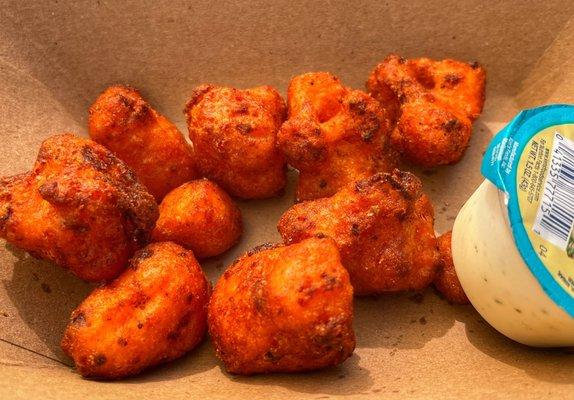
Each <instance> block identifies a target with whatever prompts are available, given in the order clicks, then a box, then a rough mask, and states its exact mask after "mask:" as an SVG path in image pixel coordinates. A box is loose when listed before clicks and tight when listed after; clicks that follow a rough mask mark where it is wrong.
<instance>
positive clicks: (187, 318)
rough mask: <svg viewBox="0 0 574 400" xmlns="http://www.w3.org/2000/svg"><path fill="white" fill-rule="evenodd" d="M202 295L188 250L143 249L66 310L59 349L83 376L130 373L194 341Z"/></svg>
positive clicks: (200, 330) (201, 326) (203, 321)
mask: <svg viewBox="0 0 574 400" xmlns="http://www.w3.org/2000/svg"><path fill="white" fill-rule="evenodd" d="M209 292H210V285H209V283H208V281H207V280H206V278H205V275H204V274H203V271H202V270H201V267H200V266H199V264H198V263H197V261H196V259H195V258H194V256H193V253H192V252H191V251H189V250H185V249H184V248H183V247H181V246H178V245H176V244H174V243H170V242H164V243H153V244H150V245H149V246H147V247H145V248H144V249H142V250H140V251H138V252H137V253H136V254H135V256H134V258H133V259H132V260H131V261H130V265H129V267H128V269H127V270H126V271H125V272H124V273H123V274H122V275H120V276H119V277H118V278H117V279H116V280H114V281H113V282H111V283H109V284H107V285H105V286H103V287H100V288H98V289H95V290H94V291H93V292H92V293H91V294H90V295H89V296H88V297H87V298H86V299H85V300H84V301H83V302H82V304H80V305H79V306H78V308H76V309H75V310H74V311H73V312H72V316H71V317H70V323H69V325H68V327H67V328H66V331H65V333H64V337H63V339H62V349H63V350H64V352H66V353H67V354H68V355H69V356H70V357H71V358H72V359H73V360H74V363H75V364H76V368H77V369H78V371H79V372H80V374H82V375H83V376H85V377H91V378H100V379H118V378H122V377H126V376H130V375H134V374H137V373H138V372H140V371H142V370H143V369H145V368H148V367H150V366H153V365H156V364H160V363H164V362H167V361H170V360H173V359H175V358H178V357H180V356H182V355H183V354H185V353H187V352H188V351H190V350H191V349H193V348H194V347H195V346H196V345H197V344H198V343H199V342H200V341H201V339H202V338H203V336H204V334H205V331H206V328H207V304H208V302H209Z"/></svg>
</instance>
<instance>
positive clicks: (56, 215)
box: [0, 134, 159, 281]
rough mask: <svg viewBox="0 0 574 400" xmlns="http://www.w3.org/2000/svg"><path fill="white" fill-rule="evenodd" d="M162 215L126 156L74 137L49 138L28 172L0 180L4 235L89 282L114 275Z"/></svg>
mask: <svg viewBox="0 0 574 400" xmlns="http://www.w3.org/2000/svg"><path fill="white" fill-rule="evenodd" d="M158 214H159V212H158V207H157V204H156V202H155V200H154V198H153V196H152V195H151V194H149V193H148V191H147V190H146V188H145V187H144V186H143V185H142V184H141V183H139V181H138V180H137V178H136V177H135V175H134V173H133V172H132V171H131V170H130V169H129V168H128V167H127V166H126V165H125V164H124V163H123V162H122V161H121V160H119V159H118V158H117V157H116V156H114V155H113V154H112V153H111V152H110V151H109V150H107V149H106V148H104V147H103V146H100V145H99V144H97V143H95V142H93V141H91V140H88V139H83V138H79V137H76V136H74V135H70V134H64V135H57V136H52V137H50V138H48V139H46V140H45V141H44V142H43V143H42V146H41V147H40V151H39V153H38V158H37V159H36V163H35V165H34V167H33V169H32V171H31V172H29V173H26V174H22V175H18V176H14V177H11V178H3V179H0V237H1V238H4V239H6V241H8V242H9V243H12V244H13V245H15V246H17V247H20V248H22V249H24V250H26V251H28V252H29V253H30V254H32V255H33V256H35V257H38V258H43V259H46V260H50V261H53V262H54V263H56V264H58V265H60V266H62V267H64V268H66V269H68V270H70V271H71V272H72V273H74V274H76V275H77V276H78V277H80V278H82V279H85V280H87V281H100V280H108V279H113V278H115V277H116V276H117V275H118V274H119V273H120V272H121V271H122V270H123V269H124V268H125V266H126V263H127V261H128V259H129V258H130V257H131V256H132V255H133V253H134V252H135V251H136V250H137V249H138V248H140V247H142V246H144V245H145V244H147V242H148V240H149V237H150V234H151V231H152V229H153V226H154V224H155V221H156V220H157V217H158Z"/></svg>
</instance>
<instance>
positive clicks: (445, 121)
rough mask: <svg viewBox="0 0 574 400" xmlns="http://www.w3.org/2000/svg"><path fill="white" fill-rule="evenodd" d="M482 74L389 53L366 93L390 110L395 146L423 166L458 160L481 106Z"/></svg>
mask: <svg viewBox="0 0 574 400" xmlns="http://www.w3.org/2000/svg"><path fill="white" fill-rule="evenodd" d="M485 82H486V73H485V71H484V69H483V68H482V67H480V66H479V65H478V64H477V63H472V64H468V63H464V62H460V61H455V60H442V61H434V60H430V59H428V58H417V59H412V60H406V59H404V58H401V57H399V56H397V55H395V54H391V55H389V56H388V57H387V58H386V59H385V60H384V61H383V62H382V63H380V64H379V65H378V66H377V67H376V68H375V70H374V71H373V72H372V73H371V76H370V77H369V80H368V81H367V89H368V91H369V92H370V93H371V94H372V95H373V97H374V98H376V99H377V100H379V102H380V103H381V105H382V106H383V107H384V108H386V109H387V110H388V111H389V114H390V115H391V118H392V119H393V121H396V127H395V129H394V130H393V133H392V135H391V141H392V144H393V146H394V147H395V148H396V149H397V150H399V151H400V153H401V154H402V155H403V157H404V158H406V159H407V160H409V161H410V162H412V163H414V164H418V165H421V166H423V167H429V168H430V167H435V166H439V165H445V164H454V163H456V162H458V161H459V160H460V159H461V158H462V156H463V155H464V152H465V150H466V148H467V147H468V143H469V141H470V136H471V131H472V122H473V121H474V120H475V119H476V118H478V117H479V115H480V113H481V112H482V107H483V105H484V91H485Z"/></svg>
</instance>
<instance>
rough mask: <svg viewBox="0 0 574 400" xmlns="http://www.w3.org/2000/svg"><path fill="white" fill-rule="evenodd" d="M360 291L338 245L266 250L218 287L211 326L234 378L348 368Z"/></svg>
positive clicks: (242, 262) (309, 243)
mask: <svg viewBox="0 0 574 400" xmlns="http://www.w3.org/2000/svg"><path fill="white" fill-rule="evenodd" d="M352 319H353V288H352V287H351V284H350V283H349V275H348V273H347V271H346V270H345V268H344V267H343V266H342V265H341V261H340V257H339V252H338V251H337V247H336V245H335V243H334V242H333V241H332V240H330V239H316V238H313V239H309V240H305V241H302V242H301V243H298V244H294V245H291V246H273V245H271V246H269V245H264V246H262V247H260V248H256V249H254V250H253V251H252V252H249V253H247V254H246V255H244V256H243V257H241V258H239V259H238V260H237V261H235V263H234V264H233V265H232V266H231V267H230V268H229V269H228V270H227V271H225V273H224V275H223V276H222V278H221V279H220V280H219V282H218V283H217V285H216V287H215V289H214V291H213V296H212V298H211V301H210V303H209V314H208V326H209V333H210V335H211V339H212V341H213V345H214V346H215V350H216V353H217V356H218V357H219V358H220V359H221V360H222V361H223V363H224V364H225V368H226V369H227V371H228V372H230V373H233V374H242V375H250V374H257V373H270V372H297V371H308V370H314V369H319V368H324V367H328V366H332V365H337V364H340V363H342V362H343V361H344V360H345V359H347V358H348V357H350V356H351V354H352V353H353V350H354V348H355V336H354V333H353V328H352Z"/></svg>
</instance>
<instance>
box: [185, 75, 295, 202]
mask: <svg viewBox="0 0 574 400" xmlns="http://www.w3.org/2000/svg"><path fill="white" fill-rule="evenodd" d="M185 113H186V116H187V126H188V128H189V137H190V138H191V141H192V142H193V144H194V146H195V151H196V156H197V163H198V167H199V169H200V170H201V172H202V173H203V175H204V176H206V177H207V178H209V179H211V180H213V181H214V182H216V183H217V184H218V185H220V186H221V187H222V188H223V189H225V191H226V192H227V193H230V194H231V195H233V196H236V197H240V198H243V199H264V198H268V197H273V196H276V195H278V194H280V193H281V192H282V191H283V188H284V187H285V183H286V167H285V159H284V157H283V155H282V154H281V152H280V151H279V150H278V149H277V131H278V130H279V127H280V126H281V124H282V123H283V121H284V120H285V113H286V108H285V103H284V101H283V99H282V98H281V96H280V95H279V93H278V92H277V91H276V90H275V89H274V88H272V87H271V86H260V87H256V88H253V89H246V90H239V89H234V88H230V87H219V86H213V85H202V86H200V87H198V88H197V89H195V90H194V92H193V95H192V97H191V99H190V100H189V101H188V103H187V105H186V108H185Z"/></svg>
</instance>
